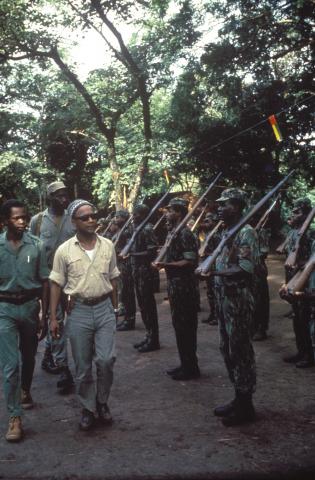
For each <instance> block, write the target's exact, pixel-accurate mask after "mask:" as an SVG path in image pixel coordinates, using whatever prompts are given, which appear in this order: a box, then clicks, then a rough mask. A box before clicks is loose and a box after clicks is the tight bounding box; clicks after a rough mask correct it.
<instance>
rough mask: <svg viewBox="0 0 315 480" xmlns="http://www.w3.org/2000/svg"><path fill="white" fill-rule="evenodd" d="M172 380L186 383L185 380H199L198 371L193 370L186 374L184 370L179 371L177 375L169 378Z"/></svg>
mask: <svg viewBox="0 0 315 480" xmlns="http://www.w3.org/2000/svg"><path fill="white" fill-rule="evenodd" d="M171 378H172V379H173V380H178V381H182V382H184V381H186V380H195V379H197V378H200V370H199V368H198V369H196V370H193V371H192V372H186V371H185V370H183V369H181V370H179V371H178V372H177V373H174V375H172V377H171Z"/></svg>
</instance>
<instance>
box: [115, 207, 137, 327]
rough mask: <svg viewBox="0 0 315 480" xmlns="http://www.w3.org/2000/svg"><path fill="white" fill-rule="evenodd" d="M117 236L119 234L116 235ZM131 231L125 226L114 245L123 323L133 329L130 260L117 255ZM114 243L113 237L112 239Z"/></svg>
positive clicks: (134, 311) (134, 312)
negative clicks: (123, 317)
mask: <svg viewBox="0 0 315 480" xmlns="http://www.w3.org/2000/svg"><path fill="white" fill-rule="evenodd" d="M117 213H119V212H117ZM117 235H119V232H118V234H117ZM131 235H132V229H131V226H129V225H128V226H127V227H126V228H125V229H124V231H123V232H122V234H121V236H120V238H119V240H118V242H117V244H116V254H117V267H118V270H119V271H120V278H121V302H122V304H123V307H124V310H125V319H124V323H128V326H130V327H131V328H134V326H135V317H136V298H135V286H134V281H133V276H132V267H131V258H130V257H128V258H126V259H125V260H123V259H122V258H121V257H119V253H120V252H121V251H122V249H123V248H124V247H125V245H126V243H127V242H128V240H129V239H130V238H131ZM113 242H115V237H114V238H113Z"/></svg>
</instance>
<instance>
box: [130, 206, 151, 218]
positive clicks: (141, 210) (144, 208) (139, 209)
mask: <svg viewBox="0 0 315 480" xmlns="http://www.w3.org/2000/svg"><path fill="white" fill-rule="evenodd" d="M149 211H150V209H149V207H148V205H145V204H144V203H138V205H135V206H134V208H133V213H140V214H143V215H144V214H146V215H147V214H148V213H149Z"/></svg>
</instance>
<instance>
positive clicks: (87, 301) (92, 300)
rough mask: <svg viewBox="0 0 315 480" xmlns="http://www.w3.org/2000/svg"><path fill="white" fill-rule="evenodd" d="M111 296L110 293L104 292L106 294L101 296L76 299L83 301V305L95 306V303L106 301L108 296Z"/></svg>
mask: <svg viewBox="0 0 315 480" xmlns="http://www.w3.org/2000/svg"><path fill="white" fill-rule="evenodd" d="M109 297H110V293H104V295H101V296H100V297H92V298H76V299H75V300H78V301H79V302H80V303H83V305H89V306H90V307H93V306H94V305H98V304H99V303H101V302H104V300H106V298H109Z"/></svg>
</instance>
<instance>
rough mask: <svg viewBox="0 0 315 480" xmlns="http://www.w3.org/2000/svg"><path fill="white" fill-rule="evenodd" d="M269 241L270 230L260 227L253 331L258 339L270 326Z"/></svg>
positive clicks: (263, 335) (262, 336)
mask: <svg viewBox="0 0 315 480" xmlns="http://www.w3.org/2000/svg"><path fill="white" fill-rule="evenodd" d="M269 241H270V231H269V230H268V229H266V228H262V229H260V230H259V232H258V245H259V264H258V266H257V269H256V273H257V275H256V279H257V285H256V293H255V297H256V306H255V314H254V325H253V333H254V334H256V338H257V340H258V339H261V340H262V339H263V338H264V337H265V336H266V333H267V330H268V327H269V317H270V297H269V287H268V280H267V277H268V268H267V265H266V258H267V256H268V253H269V250H270V247H269ZM254 339H255V337H254Z"/></svg>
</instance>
